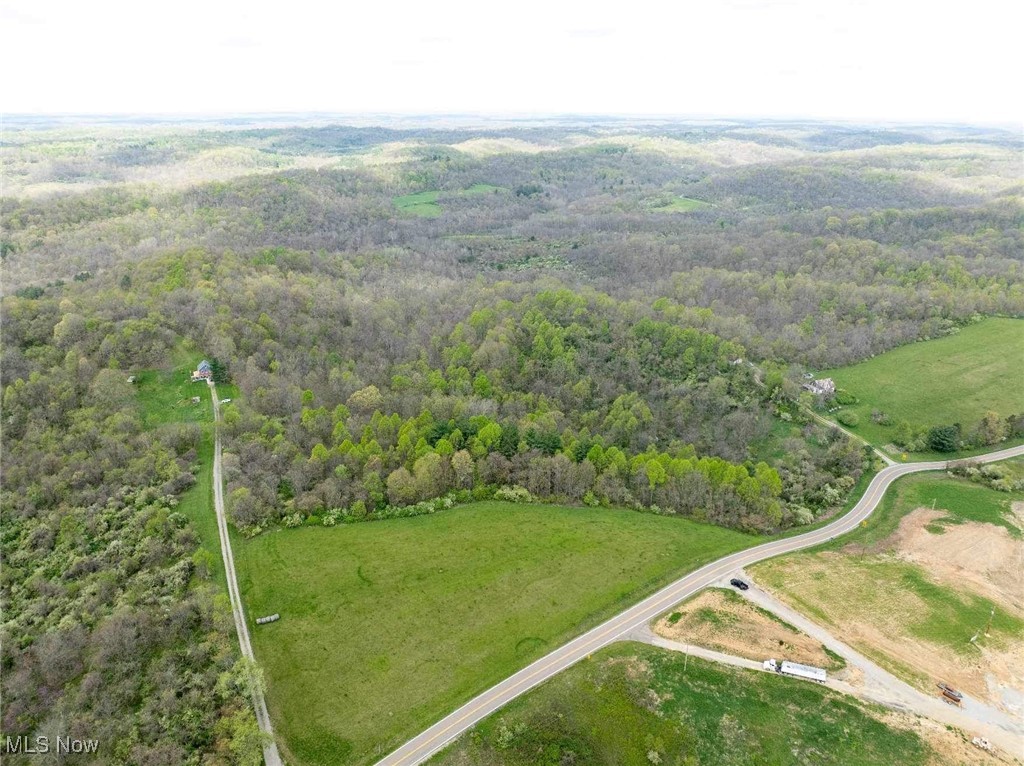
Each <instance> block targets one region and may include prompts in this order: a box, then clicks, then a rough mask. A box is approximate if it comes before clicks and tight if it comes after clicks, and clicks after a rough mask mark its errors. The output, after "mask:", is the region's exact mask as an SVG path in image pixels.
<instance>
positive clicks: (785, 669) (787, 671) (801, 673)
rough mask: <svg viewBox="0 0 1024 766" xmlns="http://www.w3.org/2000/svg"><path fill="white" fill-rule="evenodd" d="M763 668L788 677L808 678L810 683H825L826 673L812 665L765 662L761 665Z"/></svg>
mask: <svg viewBox="0 0 1024 766" xmlns="http://www.w3.org/2000/svg"><path fill="white" fill-rule="evenodd" d="M761 667H763V668H764V669H765V670H770V671H772V672H773V673H783V674H784V675H787V676H796V677H797V678H806V679H807V680H808V681H817V682H818V683H821V684H823V683H825V677H826V676H825V671H824V670H823V669H822V668H816V667H813V666H811V665H801V664H800V663H799V662H790V661H789V660H783V661H782V664H779V663H778V662H776V661H775V660H765V661H764V662H762V663H761Z"/></svg>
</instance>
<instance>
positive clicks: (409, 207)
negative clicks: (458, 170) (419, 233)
mask: <svg viewBox="0 0 1024 766" xmlns="http://www.w3.org/2000/svg"><path fill="white" fill-rule="evenodd" d="M502 188H503V187H501V186H492V185H491V184H473V185H472V186H470V187H469V188H468V189H463V190H462V191H460V192H455V193H454V195H455V196H462V197H473V196H479V195H481V194H494V193H495V192H497V191H501V190H502ZM442 194H446V195H448V196H453V195H452V193H449V192H441V191H438V190H437V189H431V190H428V191H422V192H418V193H416V194H405V195H402V196H401V197H395V198H394V199H393V200H392V202H394V205H395V207H397V208H398V209H399V210H400V211H402V212H403V213H408V214H409V215H417V216H420V217H421V218H437V216H439V215H441V213H443V212H444V208H442V207H441V205H440V203H439V201H438V200H439V199H440V198H441V195H442Z"/></svg>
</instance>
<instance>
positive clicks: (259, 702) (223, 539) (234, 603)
mask: <svg viewBox="0 0 1024 766" xmlns="http://www.w3.org/2000/svg"><path fill="white" fill-rule="evenodd" d="M207 382H208V383H209V384H210V397H211V398H212V399H213V421H214V424H213V427H214V442H213V506H214V508H215V509H216V511H217V529H218V531H219V532H220V552H221V555H222V556H223V557H224V574H225V575H226V578H227V581H228V597H229V598H230V599H231V614H232V615H234V618H235V632H236V633H238V643H239V645H240V646H241V647H242V656H243V657H245V658H246V659H247V660H249V661H251V662H255V661H256V658H255V656H254V655H253V653H252V643H251V642H250V641H249V626H248V625H247V624H246V622H245V608H244V607H243V606H242V597H241V596H240V595H239V590H238V578H236V577H235V557H234V556H233V555H232V553H231V538H230V537H228V520H227V515H226V514H225V513H224V477H223V475H222V474H221V467H220V399H218V398H217V386H215V385H214V383H213V381H212V380H210V381H207ZM250 692H251V694H252V701H253V707H254V708H255V709H256V722H257V723H259V725H260V730H261V731H262V732H263V733H264V735H265V736H266V738H267V743H266V744H265V745H264V746H263V761H264V763H265V764H266V766H283V764H282V761H281V754H280V753H278V752H277V743H276V742H274V728H273V726H271V724H270V714H269V713H267V703H266V701H265V700H264V699H263V690H262V689H260V688H253V689H251V690H250Z"/></svg>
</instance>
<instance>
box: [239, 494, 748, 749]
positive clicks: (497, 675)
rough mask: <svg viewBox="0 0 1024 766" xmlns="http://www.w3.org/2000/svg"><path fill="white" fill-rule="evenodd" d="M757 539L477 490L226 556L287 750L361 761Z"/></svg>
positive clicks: (261, 540)
mask: <svg viewBox="0 0 1024 766" xmlns="http://www.w3.org/2000/svg"><path fill="white" fill-rule="evenodd" d="M757 542H759V538H755V537H751V536H748V535H743V534H740V533H738V532H733V531H730V530H726V529H721V528H718V527H713V526H709V525H702V524H695V523H692V522H688V521H686V520H684V519H678V518H669V517H662V516H654V515H649V514H640V513H636V512H632V511H624V510H611V509H582V508H566V507H560V506H534V505H531V506H520V505H512V504H508V503H497V502H486V503H475V504H472V505H467V506H462V507H459V508H455V509H452V510H450V511H443V512H440V513H437V514H434V515H431V516H421V517H416V518H410V519H397V520H392V521H379V522H369V523H361V524H352V525H346V526H339V527H333V528H323V527H320V528H311V527H307V528H300V529H294V530H281V531H278V532H271V533H267V534H264V535H261V536H259V537H257V538H254V539H252V540H248V541H244V542H242V543H241V544H240V545H239V546H238V548H236V552H235V558H236V565H237V567H238V575H239V579H240V582H241V588H242V591H243V594H244V597H245V603H246V608H247V616H248V618H249V620H250V624H252V622H253V620H254V619H255V617H258V616H260V615H264V614H272V613H275V612H276V613H280V615H281V620H280V621H279V622H275V623H271V624H269V625H260V626H255V625H253V636H252V637H253V642H254V644H255V651H256V656H257V657H258V658H259V661H260V664H261V665H262V666H263V668H264V669H265V671H266V676H267V680H268V704H269V706H270V710H271V714H272V716H273V719H274V725H275V730H276V732H277V733H278V735H279V739H280V740H281V741H283V745H284V748H285V751H286V753H287V757H288V760H289V761H290V762H292V763H297V764H304V765H305V766H314V764H315V765H316V766H328V765H329V764H361V763H369V762H372V761H374V760H376V759H377V758H379V757H381V756H383V755H384V754H386V753H387V752H389V751H390V750H392V749H393V748H395V747H397V746H398V745H400V744H401V743H402V742H404V741H405V740H406V739H408V738H409V737H411V736H413V735H415V734H416V733H418V732H419V731H421V730H422V729H424V728H426V727H427V726H428V725H430V724H432V723H434V722H435V721H437V720H438V719H439V718H441V717H443V716H444V715H446V714H447V713H449V712H451V711H452V710H454V709H455V708H456V707H458V706H459V705H460V704H461V703H463V702H465V701H466V700H467V699H469V698H470V697H472V696H473V695H474V694H477V693H479V692H481V691H483V690H484V689H486V688H488V687H489V686H491V685H493V684H494V683H497V682H498V681H500V680H502V679H503V678H505V677H506V676H508V675H510V674H511V673H512V672H514V671H515V670H517V669H519V668H521V667H523V666H524V665H526V664H528V663H529V662H531V661H532V660H535V659H537V658H538V657H540V656H542V655H543V654H544V653H546V652H548V651H550V650H552V649H555V648H556V647H558V646H559V645H560V644H562V643H563V642H564V641H566V640H567V639H568V638H570V637H572V636H574V635H577V634H579V633H581V632H582V631H583V630H584V629H586V628H587V627H590V626H592V625H594V624H596V623H597V622H598V621H599V620H600V619H601V618H604V617H608V616H611V615H612V614H614V613H615V612H616V611H618V610H620V609H622V608H625V607H626V606H627V605H629V604H632V603H634V602H635V601H637V600H638V599H639V598H640V597H641V596H642V595H645V594H647V593H649V592H651V591H653V590H654V589H655V588H656V587H657V586H658V585H661V584H664V583H666V582H667V581H669V580H670V579H672V578H673V577H674V576H676V575H679V574H681V573H683V572H685V571H687V570H690V569H693V568H695V567H697V566H698V565H700V564H703V563H705V562H707V561H710V560H713V559H716V558H718V557H720V556H722V555H724V554H726V553H729V552H732V551H735V550H739V549H741V548H744V547H747V546H750V545H753V544H755V543H757Z"/></svg>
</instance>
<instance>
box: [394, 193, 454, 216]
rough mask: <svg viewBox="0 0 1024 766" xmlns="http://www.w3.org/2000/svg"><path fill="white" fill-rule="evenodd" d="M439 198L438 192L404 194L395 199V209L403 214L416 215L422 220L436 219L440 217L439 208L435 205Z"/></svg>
mask: <svg viewBox="0 0 1024 766" xmlns="http://www.w3.org/2000/svg"><path fill="white" fill-rule="evenodd" d="M440 196H441V192H439V191H424V192H419V193H418V194H405V195H403V196H401V197H395V199H394V203H395V207H397V208H398V209H399V210H401V211H402V212H403V213H409V214H410V215H418V216H420V217H422V218H436V217H437V216H439V215H441V212H442V211H441V206H440V205H438V204H437V198H438V197H440Z"/></svg>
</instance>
